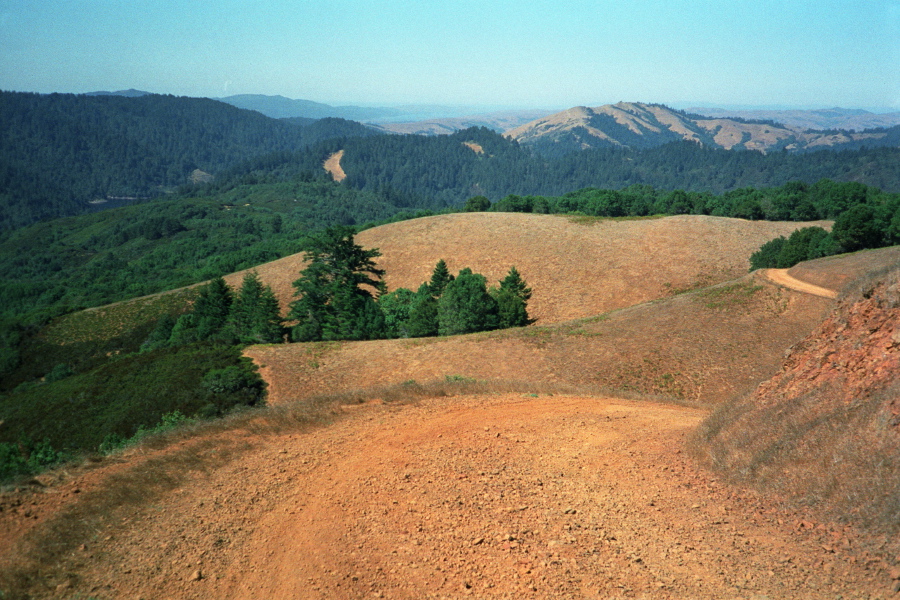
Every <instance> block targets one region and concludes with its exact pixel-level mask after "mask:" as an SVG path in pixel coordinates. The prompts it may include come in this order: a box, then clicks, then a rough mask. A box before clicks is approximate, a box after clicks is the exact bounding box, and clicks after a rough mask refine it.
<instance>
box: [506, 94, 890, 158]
mask: <svg viewBox="0 0 900 600" xmlns="http://www.w3.org/2000/svg"><path fill="white" fill-rule="evenodd" d="M506 135H507V136H508V137H510V138H512V139H514V140H516V141H518V142H520V143H522V144H527V145H532V146H534V147H536V148H537V149H539V150H542V149H543V150H546V149H547V147H556V150H555V151H554V152H556V153H558V152H559V148H566V149H569V150H579V149H587V148H604V147H617V146H627V147H631V148H653V147H656V146H661V145H663V144H666V143H669V142H673V141H679V140H686V141H691V142H698V143H701V144H703V145H704V146H707V147H710V148H723V149H725V150H736V149H744V150H760V151H764V152H765V151H772V150H779V149H782V148H783V149H787V150H808V149H821V148H840V147H847V146H848V145H853V146H854V147H856V146H857V145H859V144H866V145H868V146H869V147H876V146H885V145H887V146H896V145H897V141H896V137H897V135H896V132H894V133H892V131H891V130H879V131H864V132H849V131H842V132H835V131H809V130H806V129H804V128H800V127H792V126H786V125H781V124H778V123H775V122H772V121H748V120H745V119H734V118H727V117H718V118H717V117H704V116H700V115H692V114H688V113H684V112H682V111H677V110H673V109H670V108H668V107H665V106H661V105H656V104H643V103H639V102H619V103H618V104H612V105H605V106H600V107H596V108H588V107H586V106H579V107H575V108H571V109H569V110H566V111H563V112H560V113H556V114H553V115H550V116H548V117H544V118H541V119H538V120H536V121H532V122H531V123H527V124H525V125H522V126H520V127H516V128H515V129H511V130H509V131H507V132H506Z"/></svg>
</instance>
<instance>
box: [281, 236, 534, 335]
mask: <svg viewBox="0 0 900 600" xmlns="http://www.w3.org/2000/svg"><path fill="white" fill-rule="evenodd" d="M378 256H380V253H379V252H378V250H376V249H370V250H366V249H364V248H362V247H360V246H358V245H357V244H356V243H355V242H354V240H353V230H352V229H349V228H346V227H332V228H329V229H328V230H326V231H325V233H324V234H323V235H322V236H320V237H319V238H317V240H316V241H315V242H314V243H313V245H312V247H311V248H310V250H308V251H307V253H306V259H307V260H308V261H309V266H308V267H307V268H306V269H304V271H303V272H302V273H301V277H300V278H299V279H298V280H297V281H295V282H294V287H295V288H296V294H295V295H297V296H298V299H297V300H296V301H294V302H293V303H292V304H291V311H290V314H289V318H290V319H292V320H295V321H296V322H297V325H296V326H295V327H294V329H293V336H292V337H293V339H294V340H295V341H299V342H308V341H319V340H371V339H384V338H407V337H426V336H434V335H456V334H463V333H474V332H477V331H489V330H492V329H503V328H507V327H519V326H523V325H528V324H529V323H532V322H533V321H532V320H531V319H530V318H529V316H528V310H527V304H528V300H529V299H530V298H531V289H530V288H529V287H528V286H527V284H526V283H525V281H524V280H523V279H522V277H521V275H520V274H519V272H518V271H517V270H516V268H515V267H513V268H511V269H510V271H509V273H508V275H507V276H506V277H505V278H504V279H503V280H502V281H501V282H500V286H499V287H498V288H491V289H489V288H488V286H487V279H486V278H485V277H484V276H483V275H480V274H478V273H473V272H472V270H471V269H468V268H465V269H462V270H461V271H460V272H459V273H458V274H457V275H456V276H455V277H454V276H453V275H452V274H451V273H450V271H449V270H448V269H447V265H446V263H445V262H444V261H443V260H441V261H439V262H438V263H437V265H436V266H435V268H434V271H433V273H432V276H431V280H430V281H428V282H425V283H423V284H422V285H421V286H419V289H418V290H417V291H415V292H413V291H412V290H409V289H406V288H399V289H397V290H394V291H392V292H389V293H388V292H387V291H386V290H385V288H384V283H383V281H382V279H381V278H382V277H383V276H384V271H383V270H382V269H379V268H378V267H377V266H376V265H375V262H374V259H375V258H377V257H378Z"/></svg>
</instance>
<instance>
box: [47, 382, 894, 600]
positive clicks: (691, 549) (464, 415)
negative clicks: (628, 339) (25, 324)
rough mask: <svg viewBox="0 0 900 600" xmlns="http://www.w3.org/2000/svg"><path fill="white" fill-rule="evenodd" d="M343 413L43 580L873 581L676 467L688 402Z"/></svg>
mask: <svg viewBox="0 0 900 600" xmlns="http://www.w3.org/2000/svg"><path fill="white" fill-rule="evenodd" d="M346 413H347V414H346V416H345V418H342V419H340V420H338V421H337V422H336V423H334V424H332V425H330V426H328V427H325V428H319V429H316V430H313V431H311V432H307V433H295V434H278V435H272V436H260V438H259V439H257V440H255V442H254V444H255V446H254V449H253V450H252V451H249V452H247V453H246V454H245V455H244V456H243V457H241V458H240V459H239V460H236V461H234V462H232V463H230V464H228V465H226V466H224V467H222V468H219V469H216V470H213V471H211V472H209V473H207V474H198V475H197V476H196V477H195V478H193V479H192V480H191V481H190V483H189V484H187V485H184V486H182V487H181V488H179V489H177V490H175V491H174V492H173V493H171V494H170V495H169V497H168V498H166V499H165V501H164V502H160V503H158V504H155V505H153V506H149V507H147V509H146V510H144V511H143V512H142V513H141V514H140V515H136V516H132V517H130V518H129V519H128V520H127V522H124V523H120V524H118V525H116V526H114V527H111V528H110V529H109V530H108V531H105V532H102V533H98V536H97V539H96V540H92V541H89V542H87V543H86V544H85V545H84V546H82V547H81V548H80V549H79V550H76V551H75V554H80V557H79V556H74V557H73V558H72V560H73V561H78V562H79V563H80V564H81V565H82V566H83V569H82V571H81V572H79V573H78V574H77V577H74V576H73V579H72V582H71V583H68V582H67V583H65V584H64V585H63V586H61V587H59V588H57V590H58V591H57V592H54V593H55V594H56V595H55V596H54V595H53V593H51V594H50V596H51V597H61V598H70V597H73V595H74V594H82V596H79V597H87V596H90V597H95V598H98V599H103V598H134V599H137V598H145V599H148V600H149V599H151V598H152V599H156V598H170V599H182V598H183V599H187V598H218V599H225V598H242V599H243V598H246V599H263V598H265V599H269V600H273V599H282V598H283V599H287V598H292V599H306V598H309V599H324V598H339V599H343V598H346V599H350V598H354V599H355V598H395V599H401V598H403V599H405V598H408V599H423V598H540V599H545V598H647V599H668V598H697V599H706V598H709V599H713V598H715V599H720V598H733V599H738V598H741V599H748V600H763V599H766V598H769V599H773V600H774V599H783V598H828V599H832V600H833V599H837V598H843V599H850V598H875V597H885V598H886V597H888V596H890V595H892V593H891V581H890V576H889V573H888V572H887V570H886V568H885V567H884V566H883V565H882V564H881V563H880V562H879V561H878V560H876V559H875V558H873V557H871V556H869V555H868V554H866V553H865V552H863V551H861V550H860V549H859V548H858V547H857V543H858V542H857V539H856V537H855V536H854V533H853V532H852V531H850V530H849V529H846V528H842V527H840V526H835V525H828V524H820V523H816V522H815V521H814V520H813V519H811V518H810V517H809V516H805V515H803V514H801V513H797V512H792V510H791V509H788V508H785V507H784V506H782V505H780V504H779V502H778V501H777V499H774V498H771V497H762V496H759V495H757V494H755V493H752V492H750V491H743V490H739V489H736V488H733V487H730V486H728V485H726V484H724V483H721V482H719V481H717V480H716V479H715V478H714V477H713V476H712V475H710V474H709V473H708V472H705V471H702V470H699V469H698V468H697V467H695V466H694V463H693V461H692V460H691V459H690V458H688V456H687V453H686V451H685V449H684V444H685V440H686V438H687V437H688V436H689V435H690V431H691V430H692V429H693V428H694V427H695V426H696V424H697V423H698V422H699V421H700V420H701V419H702V418H703V417H704V415H705V413H704V412H703V411H699V410H696V409H689V408H681V407H677V406H671V405H661V404H653V403H648V402H632V401H626V400H613V399H602V398H585V397H567V396H546V395H545V396H540V397H536V396H532V395H522V394H503V395H500V394H498V395H487V396H480V397H452V398H438V399H434V400H427V401H423V402H421V403H420V404H417V405H410V404H406V405H391V404H368V405H362V406H358V407H352V408H348V409H346ZM73 564H74V562H73Z"/></svg>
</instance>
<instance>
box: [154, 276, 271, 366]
mask: <svg viewBox="0 0 900 600" xmlns="http://www.w3.org/2000/svg"><path fill="white" fill-rule="evenodd" d="M284 335H285V328H284V325H283V319H282V318H281V314H280V309H279V306H278V300H277V299H276V298H275V294H273V293H272V288H270V287H269V286H267V285H263V283H262V282H261V281H260V280H259V276H258V275H257V274H256V272H255V271H254V272H251V273H248V274H247V275H246V276H245V277H244V281H243V283H242V285H241V288H240V289H239V290H238V291H237V292H236V293H235V292H233V291H232V289H231V288H230V287H229V286H228V284H227V283H225V280H224V279H222V278H221V277H218V278H216V279H214V280H212V281H211V282H210V283H208V284H207V285H205V286H204V287H203V289H201V290H200V295H199V296H198V297H197V300H196V301H195V302H194V306H193V308H192V310H191V311H190V312H188V313H185V314H183V315H181V316H180V317H179V318H178V319H177V320H176V319H174V318H173V317H170V316H165V317H163V318H162V319H161V320H160V322H159V323H158V324H157V326H156V329H155V330H154V331H153V333H152V334H151V335H150V337H149V338H148V339H147V341H146V342H144V344H143V345H142V346H141V351H142V352H149V351H150V350H156V349H157V348H168V347H173V346H184V345H187V344H192V343H194V342H203V341H214V342H223V343H229V344H274V343H278V342H282V341H284Z"/></svg>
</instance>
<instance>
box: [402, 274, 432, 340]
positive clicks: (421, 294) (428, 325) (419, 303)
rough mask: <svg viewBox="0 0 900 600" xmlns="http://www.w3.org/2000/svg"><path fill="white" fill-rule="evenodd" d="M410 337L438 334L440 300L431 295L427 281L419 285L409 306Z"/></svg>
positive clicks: (408, 327)
mask: <svg viewBox="0 0 900 600" xmlns="http://www.w3.org/2000/svg"><path fill="white" fill-rule="evenodd" d="M407 331H408V333H409V337H431V336H435V335H437V334H438V300H437V299H436V298H435V297H434V296H432V295H431V287H430V286H429V285H428V284H427V283H423V284H422V285H421V286H419V289H418V291H417V292H416V295H415V298H413V300H412V304H411V306H410V308H409V322H408V325H407Z"/></svg>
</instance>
